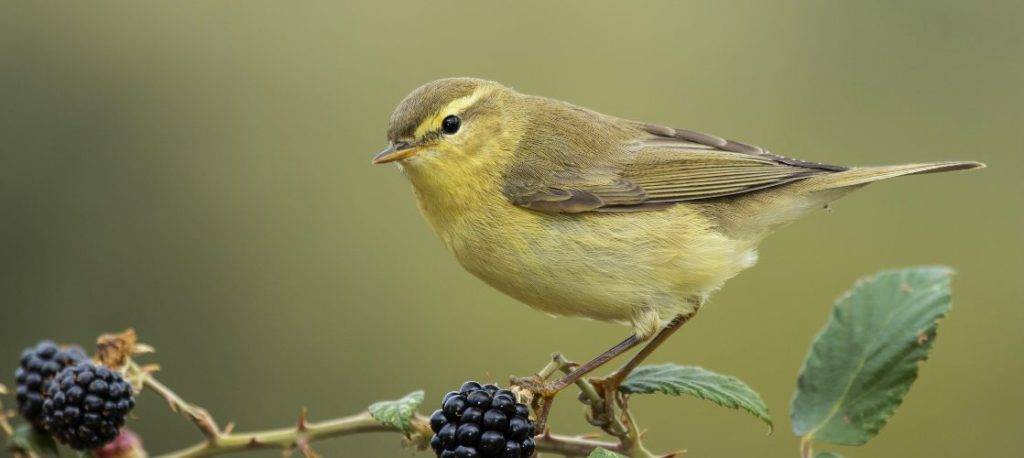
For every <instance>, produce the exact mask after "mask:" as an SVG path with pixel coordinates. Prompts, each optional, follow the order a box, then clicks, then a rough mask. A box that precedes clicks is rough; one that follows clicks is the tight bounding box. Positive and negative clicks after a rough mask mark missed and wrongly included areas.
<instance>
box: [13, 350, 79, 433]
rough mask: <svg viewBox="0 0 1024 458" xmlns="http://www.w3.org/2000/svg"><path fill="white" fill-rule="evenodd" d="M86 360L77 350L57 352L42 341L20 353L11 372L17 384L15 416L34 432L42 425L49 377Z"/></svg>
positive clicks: (51, 377)
mask: <svg viewBox="0 0 1024 458" xmlns="http://www.w3.org/2000/svg"><path fill="white" fill-rule="evenodd" d="M86 359H88V357H86V356H85V352H84V351H82V349H81V348H78V347H69V348H65V349H61V348H60V347H58V346H57V344H55V343H53V342H51V341H49V340H44V341H42V342H39V343H38V344H37V345H36V346H34V347H29V348H26V349H25V350H24V351H23V352H21V365H20V367H18V369H17V370H16V371H15V372H14V378H15V381H16V382H17V384H18V387H17V391H16V397H17V401H18V413H19V414H21V416H22V418H24V419H25V420H26V421H28V422H29V423H31V424H32V425H33V426H35V427H36V428H40V429H42V428H43V427H44V425H43V391H44V390H45V388H46V386H47V385H49V383H50V381H51V380H53V377H54V376H55V375H57V374H58V373H59V372H60V371H61V370H63V369H64V368H65V367H68V366H74V365H76V364H79V363H81V362H82V361H85V360H86Z"/></svg>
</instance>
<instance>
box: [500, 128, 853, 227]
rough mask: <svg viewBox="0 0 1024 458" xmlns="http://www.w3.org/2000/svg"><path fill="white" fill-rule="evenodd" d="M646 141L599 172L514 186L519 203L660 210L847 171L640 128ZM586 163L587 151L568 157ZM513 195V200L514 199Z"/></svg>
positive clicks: (541, 207) (561, 208)
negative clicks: (579, 156) (584, 159)
mask: <svg viewBox="0 0 1024 458" xmlns="http://www.w3.org/2000/svg"><path fill="white" fill-rule="evenodd" d="M637 126H638V129H639V131H640V132H641V135H640V136H639V137H638V138H636V139H635V140H634V141H632V142H628V143H626V144H624V145H623V146H622V148H621V149H622V151H621V153H619V154H610V155H605V156H607V157H608V159H607V160H606V161H604V163H601V164H599V165H592V166H593V167H594V170H593V173H589V172H588V171H587V170H580V169H579V164H578V163H577V164H576V165H574V166H573V167H574V168H573V169H571V170H570V167H569V166H566V170H562V171H558V170H556V171H554V173H550V174H548V176H547V179H546V180H543V181H545V182H546V183H545V184H544V185H543V186H541V185H540V183H535V184H531V183H515V186H507V187H506V190H507V191H508V190H511V189H517V190H519V192H514V193H511V194H510V195H509V198H510V199H511V200H512V201H513V203H515V204H517V205H520V206H523V207H526V208H530V209H533V210H538V211H542V212H548V213H581V212H590V211H598V212H623V211H647V210H658V209H662V208H665V207H668V206H671V205H673V204H675V203H679V202H689V201H699V200H706V199H715V198H721V197H726V196H735V195H739V194H744V193H749V192H754V191H758V190H762V189H767V188H771V187H775V186H780V185H783V184H787V183H792V182H794V181H797V180H801V179H804V178H807V177H810V176H814V175H820V174H823V173H832V172H837V171H842V170H846V169H845V168H843V167H837V166H831V165H825V164H817V163H813V162H807V161H801V160H798V159H791V158H787V157H783V156H779V155H776V154H772V153H770V152H768V151H766V150H764V149H762V148H758V147H756V146H751V145H747V144H743V143H739V142H735V141H731V140H726V139H723V138H720V137H716V136H713V135H708V134H702V133H699V132H692V131H688V130H680V129H673V128H669V127H662V126H654V125H648V124H638V125H637ZM567 153H569V154H582V155H585V154H587V153H589V152H587V151H573V152H567ZM507 194H508V192H507Z"/></svg>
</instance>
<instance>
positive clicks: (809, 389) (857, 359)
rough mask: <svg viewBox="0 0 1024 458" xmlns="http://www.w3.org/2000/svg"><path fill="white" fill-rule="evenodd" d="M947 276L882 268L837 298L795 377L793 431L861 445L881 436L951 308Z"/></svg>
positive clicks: (933, 270)
mask: <svg viewBox="0 0 1024 458" xmlns="http://www.w3.org/2000/svg"><path fill="white" fill-rule="evenodd" d="M951 274H952V270H950V269H949V268H947V267H941V266H940V267H914V268H908V269H902V270H891V271H883V272H880V273H878V274H876V275H875V276H873V277H869V278H866V279H861V280H860V281H858V282H857V284H856V285H854V287H853V289H852V290H851V291H849V292H848V293H847V294H846V295H844V296H843V297H841V298H840V299H839V300H838V301H837V302H836V305H835V307H834V308H833V309H832V316H831V317H830V318H829V321H828V323H827V324H826V325H825V328H824V329H823V330H822V331H821V332H820V333H819V334H818V336H817V337H815V338H814V342H813V343H812V344H811V350H810V352H809V353H808V354H807V358H806V359H805V360H804V364H803V368H802V369H801V370H800V376H799V378H798V379H797V390H796V394H795V396H794V397H793V404H792V406H791V412H790V417H791V418H792V420H793V432H794V433H796V435H797V436H802V437H805V438H807V439H813V440H821V441H824V442H830V443H833V444H841V445H861V444H864V443H865V442H867V441H868V440H870V439H871V438H872V437H874V436H875V435H877V434H878V431H879V430H881V429H882V427H883V426H885V423H886V421H888V419H889V417H890V416H892V414H893V412H894V411H895V410H896V407H898V406H899V405H900V403H901V402H903V396H904V395H906V394H907V391H908V390H910V385H911V384H912V383H913V382H914V380H915V379H916V378H917V368H918V364H919V363H920V362H921V361H923V360H925V359H926V358H927V357H928V351H929V350H930V349H931V348H932V344H933V343H934V342H935V332H936V329H937V328H938V320H939V319H940V318H942V317H943V316H945V315H946V313H947V312H949V309H950V292H949V278H950V275H951Z"/></svg>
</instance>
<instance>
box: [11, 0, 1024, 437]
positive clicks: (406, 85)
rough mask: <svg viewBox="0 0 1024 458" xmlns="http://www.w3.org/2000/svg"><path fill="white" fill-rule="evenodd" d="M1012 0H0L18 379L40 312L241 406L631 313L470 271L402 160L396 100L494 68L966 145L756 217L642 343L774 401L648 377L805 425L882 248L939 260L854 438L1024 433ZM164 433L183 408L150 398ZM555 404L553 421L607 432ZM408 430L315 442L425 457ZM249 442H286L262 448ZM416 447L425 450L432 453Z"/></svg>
mask: <svg viewBox="0 0 1024 458" xmlns="http://www.w3.org/2000/svg"><path fill="white" fill-rule="evenodd" d="M1022 27H1024V5H1022V4H1021V3H1020V2H1010V1H1007V2H980V3H974V2H960V1H939V2H936V1H920V2H898V3H896V2H893V3H890V2H817V1H811V2H781V3H777V2H772V3H769V2H717V1H716V2H710V1H709V2H701V3H693V2H686V3H682V2H658V3H653V2H651V3H642V4H632V5H631V4H625V3H614V4H613V3H610V2H607V3H606V2H555V3H549V2H517V3H516V4H514V5H513V4H510V3H509V4H502V5H496V6H486V7H485V6H483V5H480V4H477V3H455V2H438V1H434V2H413V3H381V2H345V3H341V2H323V3H319V2H318V3H312V2H303V3H290V2H288V3H286V2H280V3H266V2H198V1H196V2H173V3H170V2H168V3H156V2H101V3H88V4H87V3H79V2H8V3H7V4H6V5H5V8H4V12H3V14H2V15H0V69H2V70H0V151H2V154H0V209H2V214H3V217H2V221H3V223H2V224H0V253H2V256H0V307H2V314H0V322H2V323H3V326H2V331H0V380H3V381H5V382H7V383H8V384H10V383H11V382H12V379H13V375H12V371H13V370H14V367H15V364H16V359H17V355H18V353H19V352H20V351H21V349H22V348H23V347H24V346H27V345H29V344H32V343H34V342H35V341H36V340H38V339H40V338H45V337H50V338H54V339H58V340H61V341H65V342H79V343H82V344H85V345H89V344H91V342H92V341H93V339H94V338H95V336H96V335H97V334H99V333H101V332H104V331H111V330H119V329H122V328H126V327H129V326H133V327H135V328H137V329H138V331H139V332H140V334H141V336H142V338H143V340H144V341H146V342H148V343H150V344H152V345H154V346H156V347H157V349H158V350H159V353H157V355H155V356H154V357H153V358H149V359H147V361H154V362H159V363H160V364H161V365H162V366H163V368H164V372H163V375H162V378H163V380H164V381H165V382H166V383H168V384H169V385H171V386H172V387H175V388H176V389H177V390H178V391H179V392H180V393H181V394H182V395H184V396H185V397H187V398H189V399H192V400H194V401H196V402H198V403H200V404H202V405H204V406H206V407H208V408H209V409H210V410H211V411H212V412H213V413H214V414H215V415H216V416H217V417H218V418H219V419H221V420H222V421H227V420H234V421H236V422H237V424H238V428H240V429H254V428H268V427H276V426H283V425H286V424H290V423H291V422H292V421H293V420H294V418H295V416H296V414H297V412H298V410H299V408H300V407H301V406H309V407H310V409H311V415H312V417H313V418H314V419H322V418H326V417H329V416H335V415H341V414H348V413H354V412H356V411H358V410H360V409H363V408H365V407H366V405H367V404H369V403H370V402H372V401H374V400H377V399H389V398H395V397H399V396H401V395H403V394H405V393H407V392H409V391H412V390H414V389H418V388H423V389H426V390H427V393H428V403H429V404H430V405H428V406H425V407H424V410H425V411H429V410H430V409H432V408H433V404H434V403H436V402H439V397H440V396H441V395H442V394H443V393H444V392H445V391H447V390H449V389H451V388H452V387H456V386H458V384H460V383H461V382H462V381H464V380H466V379H469V378H474V379H480V380H498V381H502V382H504V381H506V380H507V376H508V375H510V374H526V373H529V372H532V371H535V370H536V369H539V368H540V367H541V366H542V365H543V364H544V363H545V361H546V359H547V357H548V354H549V353H551V352H552V351H555V350H559V351H563V352H565V353H566V354H567V355H569V356H570V357H572V358H574V359H578V360H582V359H585V358H588V357H590V356H592V355H594V354H595V353H597V352H599V351H601V350H604V349H605V348H606V347H607V346H609V345H611V344H612V343H614V342H617V341H618V340H619V339H621V338H622V337H624V336H625V335H626V333H627V329H626V328H622V327H618V326H614V325H607V324H600V323H595V322H588V321H583V320H574V319H565V318H557V319H556V318H551V317H548V316H546V315H544V314H541V313H538V312H534V311H532V310H530V309H529V308H527V307H525V306H523V305H521V304H519V303H517V302H515V301H514V300H512V299H510V298H508V297H505V296H503V295H501V294H499V293H497V292H496V291H493V290H491V289H490V288H488V287H487V286H485V285H484V284H483V283H481V282H480V281H478V280H476V279H474V278H473V277H471V276H470V275H469V274H467V273H465V272H464V271H462V270H461V268H460V267H459V266H458V265H457V264H456V262H455V260H454V259H453V258H452V257H451V256H450V255H449V254H448V253H447V252H445V250H444V248H443V247H442V245H441V244H440V243H439V242H438V241H437V240H436V239H435V237H434V235H433V234H431V233H430V231H429V229H428V228H427V226H426V224H425V223H424V222H423V221H422V220H421V217H420V215H419V214H418V211H417V209H416V207H415V204H414V201H413V198H412V196H411V192H410V189H409V185H408V184H407V183H406V181H405V180H404V179H403V178H402V177H401V175H400V174H399V172H398V171H397V170H395V169H394V168H393V167H371V166H370V164H369V158H370V156H371V154H372V153H375V152H376V151H378V150H379V149H380V148H382V147H383V146H384V143H385V142H384V127H385V124H386V121H387V118H388V115H389V114H390V112H391V110H392V109H393V108H394V106H395V104H396V103H397V102H398V101H400V100H401V99H402V98H403V97H404V96H405V95H406V94H407V93H408V92H409V91H411V90H412V89H413V88H415V87H417V86H418V85H420V84H422V83H424V82H426V81H429V80H432V79H435V78H439V77H445V76H462V75H465V76H479V77H484V78H489V79H495V80H498V81H502V82H504V83H506V84H508V85H511V86H513V87H515V88H516V89H518V90H520V91H523V92H527V93H534V94H542V95H547V96H551V97H555V98H560V99H564V100H569V101H572V102H575V103H578V104H580V105H584V106H588V107H591V108H594V109H597V110H599V111H603V112H606V113H610V114H615V115H618V116H622V117H626V118H633V119H641V120H647V121H652V122H658V123H663V124H669V125H673V126H679V127H685V128H690V129H695V130H702V131H708V132H712V133H716V134H719V135H724V136H727V137H730V138H735V139H737V140H743V141H748V142H751V143H754V144H757V145H762V146H765V147H768V148H770V149H772V150H773V151H775V152H778V153H782V154H786V155H792V156H796V157H800V158H805V159H810V160H816V161H822V162H827V163H839V164H857V165H867V164H887V163H902V162H914V161H928V160H943V159H972V160H978V161H983V162H986V163H988V165H989V168H988V169H986V170H983V171H980V172H974V173H954V174H943V175H932V176H927V177H911V178H905V179H901V180H896V181H893V182H887V183H884V184H879V185H875V186H872V187H870V188H868V189H865V190H863V191H860V192H858V193H856V194H854V195H852V196H850V197H848V198H846V199H844V200H842V201H840V202H838V203H836V204H835V206H834V211H833V212H832V213H831V214H826V213H825V212H818V213H816V214H814V215H812V216H810V217H809V218H807V219H806V220H804V221H801V222H799V223H796V224H794V225H793V226H791V227H789V228H787V229H785V230H783V231H781V232H780V233H778V234H777V235H775V236H773V237H771V238H769V239H768V240H767V242H766V243H765V244H764V245H763V247H762V250H761V261H760V263H759V265H758V266H757V267H755V268H753V269H751V270H749V271H747V272H745V273H743V274H742V275H740V276H739V277H738V278H736V279H734V280H732V281H731V282H730V283H729V284H728V285H727V286H726V288H725V289H724V290H723V291H722V292H720V293H719V294H718V295H716V296H715V297H714V298H713V300H712V302H711V304H710V306H709V307H707V308H706V309H705V310H704V311H703V312H702V314H701V315H700V318H699V319H698V320H695V321H694V322H692V323H690V324H689V325H687V326H686V327H685V329H684V330H683V331H682V332H680V333H679V335H678V336H677V337H675V338H674V339H673V340H671V341H670V342H669V344H668V345H666V346H665V347H663V348H662V349H661V350H660V351H658V352H657V353H656V354H655V355H654V357H653V358H652V361H653V362H663V361H676V362H681V363H687V364H698V365H702V366H705V367H708V368H711V369H714V370H717V371H720V372H723V373H728V374H734V375H737V376H739V377H741V378H743V379H744V380H745V381H746V382H748V383H749V384H750V385H751V386H753V387H754V388H756V389H757V390H759V391H760V392H761V393H762V395H763V396H764V397H765V399H766V400H767V402H768V404H769V405H770V407H771V408H772V410H773V412H774V415H775V417H776V421H777V425H778V428H777V430H776V432H775V433H774V434H773V435H770V436H769V435H765V430H764V427H763V425H762V424H760V423H759V422H758V421H756V420H754V419H753V418H751V417H749V416H747V415H745V414H742V413H738V412H734V411H730V410H726V409H720V408H715V407H712V406H710V405H709V404H707V403H704V402H701V401H695V400H689V399H670V400H662V399H660V398H643V399H637V400H636V401H635V402H634V405H635V408H636V410H637V412H638V417H639V421H640V422H641V423H642V425H643V426H646V427H648V428H649V429H650V435H649V438H650V439H649V441H650V443H651V445H652V447H653V448H654V449H656V450H662V451H669V450H671V449H674V448H676V447H683V448H685V449H687V450H689V453H690V454H689V455H687V456H700V457H703V456H749V455H751V454H753V455H756V456H773V457H774V456H779V457H785V456H796V455H797V440H796V439H795V438H794V437H792V435H791V433H790V424H789V420H788V407H789V401H790V397H791V393H792V391H793V387H794V382H795V379H796V374H797V371H798V369H799V366H800V363H801V361H802V359H803V356H804V353H805V351H806V349H807V347H808V344H809V342H810V340H811V338H812V337H813V336H814V334H815V333H816V332H817V331H818V329H819V328H820V327H821V326H822V325H823V324H824V322H825V319H826V316H827V314H828V311H829V307H830V304H831V302H832V301H833V299H834V298H836V297H837V296H838V295H839V294H840V293H841V292H842V291H843V290H845V289H846V288H847V287H848V286H849V285H850V284H851V283H852V282H853V281H854V280H855V279H856V278H857V277H859V276H861V275H863V274H867V273H871V272H874V271H876V270H878V269H880V268H883V267H896V266H906V265H914V264H923V263H944V264H948V265H950V266H953V267H955V268H956V269H957V270H958V276H957V277H956V278H955V281H954V303H955V307H954V311H953V313H952V315H951V316H950V317H949V318H948V319H946V320H945V321H944V322H943V323H942V325H941V328H940V338H939V340H938V345H937V346H936V348H935V351H934V352H933V355H932V358H931V359H930V360H929V361H928V362H927V363H926V364H925V365H924V366H923V370H922V374H921V378H920V379H919V381H918V382H917V383H916V384H915V386H914V388H913V390H912V391H911V392H910V394H909V396H908V397H907V399H906V402H905V403H904V405H903V406H902V407H901V408H900V410H899V411H898V412H897V415H896V416H895V417H894V419H893V420H892V422H891V423H890V425H889V426H888V427H887V428H886V429H885V430H884V431H883V432H882V434H881V435H880V436H879V437H878V438H876V439H875V440H874V441H873V442H872V443H870V444H869V445H867V446H865V447H862V448H860V449H856V450H854V449H849V450H844V452H846V453H847V454H848V455H849V456H852V457H868V456H871V457H906V456H1020V455H1021V454H1022V453H1024V436H1021V435H1020V434H1019V432H1020V429H1021V425H1022V424H1024V390H1021V389H1020V387H1021V385H1022V384H1024V363H1022V358H1021V355H1020V351H1021V350H1022V348H1024V346H1022V344H1024V333H1021V331H1020V329H1021V323H1022V322H1024V303H1022V302H1024V301H1022V298H1024V286H1022V284H1024V282H1021V281H1020V280H1019V277H1020V273H1021V269H1022V268H1024V265H1022V257H1024V256H1022V255H1024V242H1022V239H1021V231H1022V230H1024V212H1022V210H1024V180H1022V179H1024V173H1022V168H1024V146H1022V145H1024V129H1022V121H1024V87H1022V84H1021V83H1022V81H1024V34H1022V33H1021V29H1022ZM146 396H147V397H146V398H145V399H144V400H143V402H142V403H141V406H140V408H139V409H138V410H137V412H136V413H137V417H138V420H137V421H135V422H134V423H133V427H134V428H137V429H138V430H139V431H140V432H141V433H142V434H143V435H144V437H145V439H146V441H147V442H148V444H149V448H150V449H151V451H156V452H160V451H168V450H171V449H173V448H177V447H180V446H184V445H186V444H189V443H191V442H193V441H194V440H196V439H197V435H196V433H195V432H194V431H193V429H192V426H191V425H189V424H187V423H185V422H183V421H181V420H180V419H179V418H177V417H176V416H174V415H173V414H171V413H169V412H168V411H167V410H166V409H165V407H164V405H162V403H161V402H160V401H159V400H158V399H156V398H154V397H152V396H150V395H146ZM566 399H567V400H566V401H564V402H562V403H560V404H557V405H556V407H555V413H554V416H553V424H554V425H555V428H556V429H557V431H558V432H563V433H576V432H582V431H587V430H589V428H588V426H587V425H586V423H585V422H584V421H583V419H582V415H581V408H580V407H579V406H578V405H574V403H572V402H569V401H568V399H570V398H566ZM398 442H399V441H398V438H397V437H395V436H393V435H370V436H356V437H348V438H343V439H339V440H335V441H331V442H327V443H323V444H322V445H318V447H317V448H318V449H319V450H320V451H321V452H322V453H323V454H324V455H326V456H365V457H378V456H379V457H390V456H408V455H412V454H413V452H411V451H407V450H402V449H401V448H400V447H399V444H398ZM261 456H277V454H276V453H268V454H265V455H261ZM424 456H425V455H424Z"/></svg>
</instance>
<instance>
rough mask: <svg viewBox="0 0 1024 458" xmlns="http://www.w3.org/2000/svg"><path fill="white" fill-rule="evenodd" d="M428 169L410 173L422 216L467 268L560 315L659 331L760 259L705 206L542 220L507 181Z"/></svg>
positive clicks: (410, 167) (425, 164) (425, 165)
mask: <svg viewBox="0 0 1024 458" xmlns="http://www.w3.org/2000/svg"><path fill="white" fill-rule="evenodd" d="M418 161H422V162H420V163H418V164H407V165H404V167H403V168H404V169H405V172H406V173H407V175H408V176H409V178H410V180H411V181H412V182H413V185H414V188H415V190H416V196H417V201H418V203H419V207H420V210H421V211H422V213H423V214H424V216H425V217H426V219H427V220H428V221H429V223H430V225H431V227H432V228H433V229H434V231H435V232H436V233H437V234H438V236H440V237H441V239H442V240H443V241H444V243H445V245H446V246H447V247H448V248H449V249H450V250H451V251H452V252H453V253H454V254H455V256H456V258H458V260H459V262H460V263H461V264H462V266H463V267H465V268H466V269H467V270H469V271H470V272H471V273H473V274H474V275H476V276H477V277H479V278H480V279H482V280H484V281H485V282H487V283H488V284H490V285H491V286H493V287H495V288H497V289H498V290H500V291H502V292H504V293H506V294H508V295H510V296H512V297H514V298H516V299H519V300H521V301H523V302H525V303H526V304H528V305H530V306H533V307H535V308H538V309H540V310H543V311H546V312H549V313H552V314H558V315H573V316H583V317H589V318H593V319H598V320H603V321H614V322H622V323H631V324H633V326H634V327H635V328H638V332H645V333H646V332H653V331H654V329H656V327H657V326H658V325H659V324H660V320H665V319H669V318H671V317H672V316H674V315H675V314H678V313H683V312H688V311H690V310H691V309H692V308H693V307H696V306H698V305H699V304H700V303H701V302H702V301H703V299H704V298H705V297H706V295H707V294H708V293H710V292H711V291H713V290H714V289H716V288H718V287H719V286H721V284H722V283H723V282H724V281H725V280H727V279H729V278H730V277H732V276H733V275H735V274H736V273H738V272H739V271H740V270H742V269H743V268H745V267H749V266H750V265H751V264H753V261H754V259H755V255H754V252H753V243H752V242H746V241H741V240H734V239H731V238H729V237H727V236H725V235H723V234H722V233H720V232H718V231H717V230H716V229H715V227H714V224H713V222H712V221H711V220H710V219H709V218H708V217H707V216H705V215H704V214H703V213H702V212H701V211H700V209H699V207H696V206H689V205H677V206H675V207H672V208H669V209H666V210H662V211H653V212H637V213H613V214H607V213H585V214H548V213H539V212H535V211H532V210H527V209H523V208H520V207H517V206H515V205H513V204H511V203H510V202H509V201H508V200H507V199H506V198H505V197H504V195H502V193H501V192H500V190H499V189H497V187H496V185H495V183H498V182H499V181H500V180H496V179H493V177H488V176H485V174H483V173H480V172H475V173H470V171H469V170H465V169H463V170H458V168H452V167H446V168H445V170H444V171H443V172H442V171H439V170H429V172H428V171H426V169H430V168H432V167H431V166H430V163H429V161H430V158H429V156H427V157H424V158H420V159H418ZM652 319H654V320H655V321H653V322H652ZM646 328H649V329H646Z"/></svg>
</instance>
